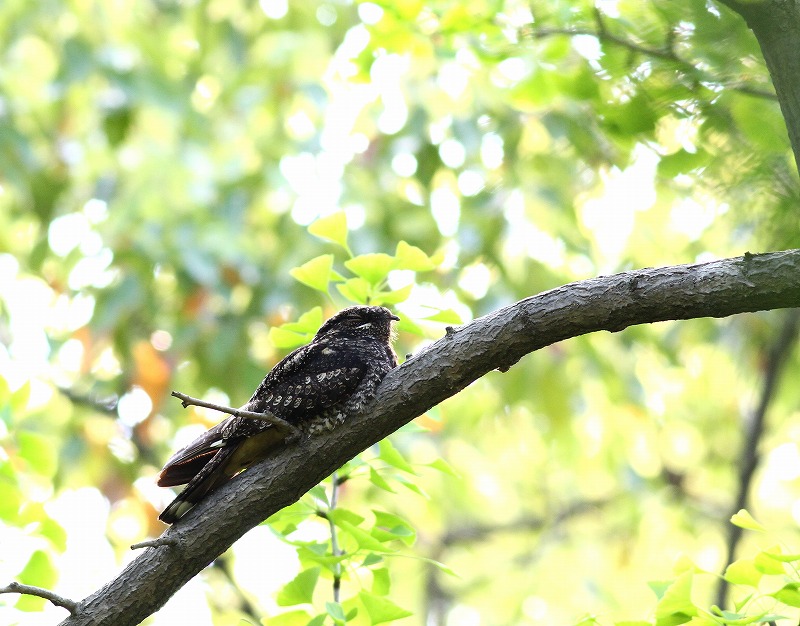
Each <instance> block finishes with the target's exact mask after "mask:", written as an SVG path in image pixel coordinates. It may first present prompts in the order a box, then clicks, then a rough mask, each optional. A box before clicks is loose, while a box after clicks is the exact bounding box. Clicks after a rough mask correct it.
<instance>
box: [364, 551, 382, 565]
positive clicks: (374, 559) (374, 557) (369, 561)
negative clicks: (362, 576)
mask: <svg viewBox="0 0 800 626" xmlns="http://www.w3.org/2000/svg"><path fill="white" fill-rule="evenodd" d="M382 562H383V557H382V556H381V555H380V554H374V553H373V552H370V553H369V554H368V555H367V557H366V558H365V559H364V561H363V562H362V563H361V565H363V566H364V567H369V566H371V565H375V564H376V563H382Z"/></svg>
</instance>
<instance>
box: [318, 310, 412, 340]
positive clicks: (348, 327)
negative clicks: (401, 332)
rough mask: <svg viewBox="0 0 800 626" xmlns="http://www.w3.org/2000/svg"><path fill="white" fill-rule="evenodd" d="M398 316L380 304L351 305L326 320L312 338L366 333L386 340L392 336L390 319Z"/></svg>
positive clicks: (397, 318)
mask: <svg viewBox="0 0 800 626" xmlns="http://www.w3.org/2000/svg"><path fill="white" fill-rule="evenodd" d="M399 319H400V318H399V317H397V316H396V315H395V314H394V313H392V312H391V311H390V310H389V309H387V308H386V307H382V306H351V307H348V308H346V309H343V310H341V311H339V312H338V313H337V314H336V315H334V316H333V317H331V318H330V319H329V320H328V321H326V322H325V323H324V324H323V325H322V326H321V327H320V329H319V330H318V331H317V334H316V335H315V336H314V340H315V341H318V340H319V339H322V338H323V337H329V336H331V335H333V334H338V335H344V336H347V335H351V336H352V335H367V336H370V337H375V338H376V339H379V340H381V341H386V342H388V341H389V340H390V339H391V338H392V321H397V320H399Z"/></svg>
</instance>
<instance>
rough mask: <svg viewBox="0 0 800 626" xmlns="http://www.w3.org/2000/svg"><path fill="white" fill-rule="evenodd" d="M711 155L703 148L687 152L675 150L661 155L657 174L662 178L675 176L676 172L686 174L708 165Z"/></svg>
mask: <svg viewBox="0 0 800 626" xmlns="http://www.w3.org/2000/svg"><path fill="white" fill-rule="evenodd" d="M710 158H711V156H710V155H709V154H708V153H707V152H705V151H704V150H698V151H696V152H687V151H686V150H684V149H680V150H678V151H677V152H674V153H672V154H668V155H666V156H663V157H661V160H660V161H659V162H658V174H659V176H663V177H664V178H675V177H676V176H677V175H678V174H686V173H687V172H691V171H692V170H696V169H699V168H701V167H705V166H706V165H708V162H709V160H710Z"/></svg>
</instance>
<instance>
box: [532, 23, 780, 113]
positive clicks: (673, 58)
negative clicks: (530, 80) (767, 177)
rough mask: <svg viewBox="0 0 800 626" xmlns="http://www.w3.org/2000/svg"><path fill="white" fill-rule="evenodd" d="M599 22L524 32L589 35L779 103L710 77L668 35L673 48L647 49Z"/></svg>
mask: <svg viewBox="0 0 800 626" xmlns="http://www.w3.org/2000/svg"><path fill="white" fill-rule="evenodd" d="M596 21H597V28H596V29H591V28H563V27H562V28H529V29H525V30H524V31H523V32H524V34H525V35H526V36H527V37H529V38H531V39H546V38H548V37H554V36H565V37H577V36H579V35H586V36H589V37H595V38H596V39H597V40H598V41H605V42H607V43H611V44H614V45H615V46H620V47H621V48H625V49H627V50H630V51H631V52H633V53H635V54H641V55H642V56H647V57H651V58H655V59H661V60H663V61H669V62H671V63H674V64H675V65H677V66H679V67H680V68H682V69H683V70H684V71H686V72H691V73H692V74H694V75H695V76H697V77H698V78H699V79H700V80H702V81H703V82H708V83H715V84H718V85H722V86H723V87H725V88H727V89H732V90H734V91H738V92H741V93H745V94H747V95H750V96H755V97H758V98H764V99H767V100H777V99H778V96H777V95H776V94H774V93H772V92H771V91H767V90H765V89H760V88H758V87H753V86H752V85H746V84H742V83H728V82H724V81H720V80H719V78H716V77H713V76H711V75H709V74H708V73H707V72H704V71H703V70H702V69H700V68H699V67H697V66H696V65H695V64H694V63H692V62H691V61H689V60H687V59H684V58H682V57H681V56H680V55H678V54H677V53H676V52H675V50H674V48H673V46H672V45H671V42H670V38H671V36H672V33H668V37H667V43H668V44H670V45H666V46H664V47H663V48H652V47H648V46H643V45H641V44H639V43H636V42H635V41H632V40H631V39H628V38H626V37H620V36H617V35H614V34H613V33H611V32H610V31H609V30H608V28H607V27H606V25H605V21H603V20H602V18H599V19H597V20H596Z"/></svg>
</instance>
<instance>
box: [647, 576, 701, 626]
mask: <svg viewBox="0 0 800 626" xmlns="http://www.w3.org/2000/svg"><path fill="white" fill-rule="evenodd" d="M693 576H694V573H693V572H691V571H687V572H685V573H683V574H681V575H680V576H678V578H676V579H675V582H673V583H672V584H671V585H670V586H669V587H668V588H667V590H666V591H665V592H664V595H663V596H662V597H661V600H659V601H658V604H657V605H656V626H673V625H675V624H683V623H684V622H688V621H689V620H690V619H691V618H692V617H693V616H695V615H697V607H696V606H695V604H694V602H692V597H691V596H692V582H693Z"/></svg>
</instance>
